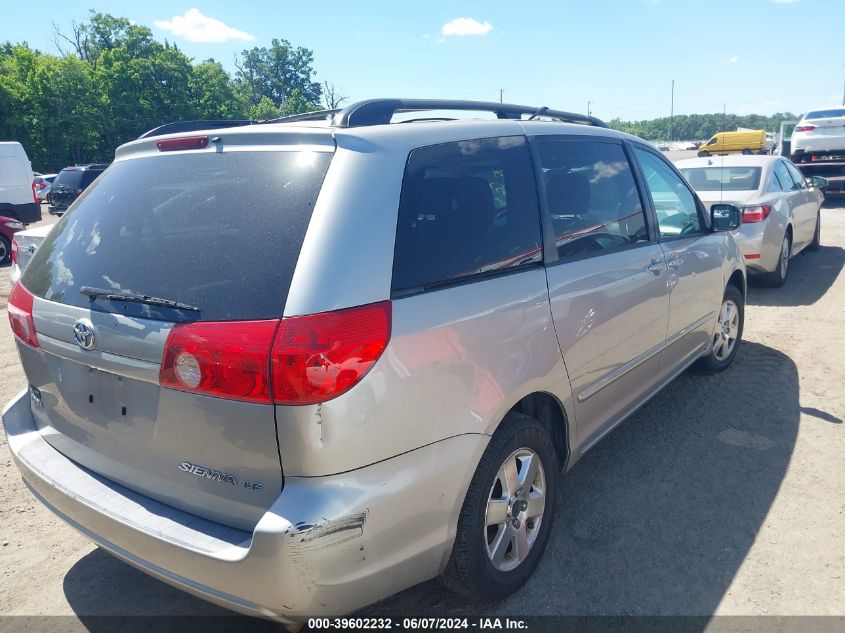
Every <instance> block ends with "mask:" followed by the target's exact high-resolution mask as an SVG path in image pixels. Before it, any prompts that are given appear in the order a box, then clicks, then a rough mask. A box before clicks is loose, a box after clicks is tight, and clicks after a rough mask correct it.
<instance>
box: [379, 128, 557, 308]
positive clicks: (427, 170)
mask: <svg viewBox="0 0 845 633" xmlns="http://www.w3.org/2000/svg"><path fill="white" fill-rule="evenodd" d="M540 244H541V238H540V214H539V206H538V203H537V192H536V186H535V180H534V172H533V169H532V167H531V160H530V155H529V151H528V144H527V142H526V140H525V138H524V137H522V136H507V137H500V138H484V139H474V140H469V141H459V142H456V143H444V144H442V145H433V146H430V147H423V148H420V149H417V150H414V151H413V152H411V156H410V158H409V159H408V165H407V167H406V170H405V178H404V180H403V183H402V196H401V201H400V204H399V219H398V223H397V228H396V248H395V255H394V258H393V290H394V291H401V290H404V291H408V290H416V289H423V288H426V287H429V286H436V285H440V284H443V283H448V282H451V281H457V280H461V279H464V278H467V277H470V276H472V275H479V274H489V273H496V272H500V271H503V270H508V269H512V268H515V267H519V266H523V265H531V264H536V263H537V262H539V261H541V259H542V254H541V251H540Z"/></svg>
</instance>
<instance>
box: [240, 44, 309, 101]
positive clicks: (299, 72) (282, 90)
mask: <svg viewBox="0 0 845 633" xmlns="http://www.w3.org/2000/svg"><path fill="white" fill-rule="evenodd" d="M313 63H314V53H313V52H312V51H310V50H308V49H307V48H302V47H296V48H294V47H293V46H291V44H290V42H288V41H287V40H279V39H274V40H273V41H272V42H271V45H270V47H269V48H267V47H263V46H262V47H258V46H256V47H254V48H251V49H247V50H244V51H243V52H242V53H241V56H240V58H239V59H237V60H236V62H235V65H236V67H237V72H236V73H235V83H236V85H237V87H238V90H239V92H240V94H241V95H242V97H243V98H244V99H246V100H247V102H248V103H249V104H251V105H252V106H258V104H259V103H260V102H261V100H262V99H263V98H264V97H267V98H268V99H270V101H271V102H272V103H273V105H275V106H276V107H277V108H279V109H280V110H281V111H284V112H286V113H291V114H298V113H299V112H309V111H311V110H315V109H318V108H319V106H320V98H321V96H322V94H323V89H322V86H321V85H320V82H318V81H315V79H314V76H315V75H316V73H315V72H314V68H313ZM295 91H296V92H295ZM290 108H298V109H294V110H290Z"/></svg>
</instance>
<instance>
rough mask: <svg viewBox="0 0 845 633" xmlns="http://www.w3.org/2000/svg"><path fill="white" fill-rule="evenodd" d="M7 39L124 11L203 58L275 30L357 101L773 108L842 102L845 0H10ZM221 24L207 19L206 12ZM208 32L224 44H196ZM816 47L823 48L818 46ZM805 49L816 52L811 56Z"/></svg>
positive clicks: (38, 43)
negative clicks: (306, 51) (32, 0)
mask: <svg viewBox="0 0 845 633" xmlns="http://www.w3.org/2000/svg"><path fill="white" fill-rule="evenodd" d="M2 3H3V5H4V6H3V8H2V14H3V19H2V20H1V21H0V41H6V40H10V41H13V42H19V41H23V40H25V41H28V42H29V44H30V45H32V46H35V47H36V48H39V49H42V50H45V51H48V52H54V53H55V52H56V49H55V46H54V44H53V42H52V30H51V28H50V22H55V23H56V24H58V25H59V26H61V27H64V28H67V27H68V26H69V25H70V22H71V21H72V20H84V19H85V18H86V16H87V9H88V8H93V9H97V10H99V11H104V12H110V13H112V14H114V15H119V16H124V17H128V18H130V19H132V20H134V21H135V22H138V23H141V24H144V25H147V26H149V27H150V28H152V29H153V32H154V34H155V36H156V37H157V38H158V39H162V40H163V39H164V38H165V37H167V38H168V39H170V40H171V41H175V42H177V43H178V44H179V46H180V47H181V48H182V50H183V51H185V52H186V53H187V54H188V55H190V56H192V57H194V59H195V60H197V61H199V60H202V59H205V58H208V57H213V58H215V59H217V60H219V61H221V62H223V64H224V65H225V66H226V67H227V68H228V69H230V70H233V69H234V67H233V61H232V60H233V57H234V55H235V54H236V53H237V52H238V51H240V50H242V49H243V48H246V47H252V46H264V45H268V44H269V42H270V40H271V39H272V38H274V37H280V38H285V39H287V40H289V41H290V42H291V43H293V44H294V45H301V46H305V47H308V48H310V49H312V50H313V51H314V54H315V68H316V70H317V72H318V78H319V79H321V80H322V79H327V80H328V81H330V82H332V83H334V84H335V85H337V86H339V87H341V88H342V90H343V92H344V94H346V95H348V96H349V97H351V98H352V100H357V99H364V98H370V97H383V96H400V97H434V98H437V97H440V98H454V99H487V100H498V98H499V89H500V88H501V89H504V91H505V93H504V97H505V101H510V102H512V103H520V104H530V105H548V106H550V107H556V108H560V109H568V110H574V111H579V112H583V111H585V110H586V108H587V101H588V100H589V101H591V102H592V106H591V109H592V111H593V114H595V115H597V116H599V117H602V118H605V119H611V118H614V117H617V116H619V117H622V118H623V119H644V118H652V117H657V116H666V115H668V114H669V103H670V85H671V80H672V79H675V113H676V114H685V113H686V114H689V113H696V112H721V111H722V106H723V104H725V107H726V109H727V111H728V112H735V113H739V114H745V113H750V112H758V113H761V114H770V113H773V112H778V111H787V110H791V111H793V112H798V113H800V112H803V111H805V110H806V109H808V108H810V107H813V106H819V105H829V104H837V103H841V99H842V90H843V81H845V37H843V30H842V29H843V27H845V0H547V1H546V2H515V1H514V0H510V1H508V2H500V1H498V0H486V1H483V2H481V1H478V2H475V1H461V0H425V1H424V2H419V1H418V0H404V1H403V0H392V1H375V0H358V1H357V2H349V1H348V0H347V1H334V0H322V1H320V2H315V1H311V2H303V1H302V0H297V1H296V2H291V1H288V0H275V1H269V0H268V1H247V0H242V1H240V2H233V1H232V0H187V2H180V1H179V0H177V1H174V0H144V1H143V2H138V1H137V0H135V1H133V2H124V1H119V0H112V1H110V2H102V1H94V0H89V2H88V3H84V2H83V3H79V2H66V1H64V2H61V3H58V2H46V3H41V4H38V5H37V6H38V11H37V17H36V15H34V12H33V5H29V4H27V3H22V2H14V1H13V0H2ZM209 20H210V21H209ZM191 39H193V40H197V39H206V40H207V39H212V40H222V41H190V40H191ZM814 49H815V50H817V51H820V52H813V50H814ZM805 51H806V52H805Z"/></svg>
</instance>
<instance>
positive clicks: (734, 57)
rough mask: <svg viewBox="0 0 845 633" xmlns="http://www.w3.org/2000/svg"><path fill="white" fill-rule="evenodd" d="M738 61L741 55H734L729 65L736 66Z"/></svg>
mask: <svg viewBox="0 0 845 633" xmlns="http://www.w3.org/2000/svg"><path fill="white" fill-rule="evenodd" d="M738 61H739V55H734V56H733V57H731V58H730V59H729V60H728V63H729V64H735V63H737V62H738Z"/></svg>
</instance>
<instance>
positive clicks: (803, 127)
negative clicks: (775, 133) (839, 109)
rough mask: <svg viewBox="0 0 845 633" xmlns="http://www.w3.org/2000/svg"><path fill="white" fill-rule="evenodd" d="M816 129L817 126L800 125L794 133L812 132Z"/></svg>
mask: <svg viewBox="0 0 845 633" xmlns="http://www.w3.org/2000/svg"><path fill="white" fill-rule="evenodd" d="M815 129H816V126H815V125H799V126H798V127H796V128H795V130H793V131H794V132H812V131H813V130H815Z"/></svg>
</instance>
